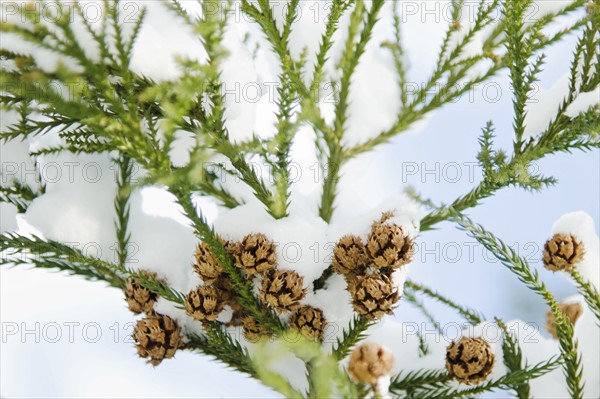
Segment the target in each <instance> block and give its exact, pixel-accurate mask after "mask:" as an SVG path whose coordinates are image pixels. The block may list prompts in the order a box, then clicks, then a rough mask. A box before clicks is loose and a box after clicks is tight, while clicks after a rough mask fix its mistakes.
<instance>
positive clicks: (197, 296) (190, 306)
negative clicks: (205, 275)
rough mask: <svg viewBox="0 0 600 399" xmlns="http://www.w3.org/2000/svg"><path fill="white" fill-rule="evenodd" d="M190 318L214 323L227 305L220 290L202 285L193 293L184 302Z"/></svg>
mask: <svg viewBox="0 0 600 399" xmlns="http://www.w3.org/2000/svg"><path fill="white" fill-rule="evenodd" d="M183 305H184V307H185V312H186V313H187V314H188V316H190V317H192V318H194V319H195V320H198V321H214V320H215V319H216V318H217V316H219V313H221V311H222V310H223V307H224V306H225V303H224V301H223V298H222V297H221V294H220V292H219V290H217V289H216V288H215V287H212V286H208V285H202V286H200V287H198V288H196V289H195V290H194V291H191V292H190V293H189V294H187V296H186V297H185V301H184V302H183Z"/></svg>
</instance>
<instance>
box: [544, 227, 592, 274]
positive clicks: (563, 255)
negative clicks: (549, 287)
mask: <svg viewBox="0 0 600 399" xmlns="http://www.w3.org/2000/svg"><path fill="white" fill-rule="evenodd" d="M583 253H584V248H583V244H582V243H581V242H579V241H577V239H576V238H575V237H574V236H572V235H567V234H555V235H554V236H552V238H551V239H549V240H548V241H546V244H545V245H544V256H543V260H544V266H546V268H547V269H549V270H552V271H555V272H556V271H559V270H565V271H570V270H571V269H572V268H573V265H575V264H576V263H577V262H579V261H580V260H581V259H582V258H583Z"/></svg>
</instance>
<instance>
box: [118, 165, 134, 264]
mask: <svg viewBox="0 0 600 399" xmlns="http://www.w3.org/2000/svg"><path fill="white" fill-rule="evenodd" d="M117 167H118V177H117V193H116V196H115V200H114V206H115V213H116V216H117V217H116V219H115V230H116V236H117V259H118V264H119V266H120V267H125V263H126V262H127V259H128V246H129V241H130V239H131V234H130V233H129V231H128V227H127V226H128V224H129V198H130V196H131V174H132V172H133V162H132V161H131V159H129V158H127V157H126V156H124V157H121V158H119V159H118V160H117Z"/></svg>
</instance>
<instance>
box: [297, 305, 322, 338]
mask: <svg viewBox="0 0 600 399" xmlns="http://www.w3.org/2000/svg"><path fill="white" fill-rule="evenodd" d="M290 327H291V328H292V329H293V330H296V331H298V332H300V333H301V334H302V335H304V336H305V337H306V338H308V339H312V340H315V341H316V340H322V339H323V335H324V334H325V328H327V320H325V316H324V315H323V311H322V310H321V309H317V308H313V307H312V306H308V305H306V306H302V307H300V308H298V309H296V311H294V313H293V314H292V317H290Z"/></svg>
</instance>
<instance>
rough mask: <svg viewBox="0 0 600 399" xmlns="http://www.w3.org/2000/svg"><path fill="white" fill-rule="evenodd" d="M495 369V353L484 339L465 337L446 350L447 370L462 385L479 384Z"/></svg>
mask: <svg viewBox="0 0 600 399" xmlns="http://www.w3.org/2000/svg"><path fill="white" fill-rule="evenodd" d="M493 367H494V353H493V352H492V348H491V347H490V344H488V343H487V342H486V341H485V340H484V339H482V338H467V337H463V338H461V339H460V341H458V342H457V343H455V342H452V343H451V344H450V345H449V346H448V348H447V350H446V369H447V370H448V373H450V376H451V377H452V378H454V379H455V380H457V381H458V382H460V383H463V384H478V383H480V382H482V381H484V380H485V379H486V378H487V376H488V375H490V373H491V372H492V369H493Z"/></svg>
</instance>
